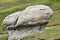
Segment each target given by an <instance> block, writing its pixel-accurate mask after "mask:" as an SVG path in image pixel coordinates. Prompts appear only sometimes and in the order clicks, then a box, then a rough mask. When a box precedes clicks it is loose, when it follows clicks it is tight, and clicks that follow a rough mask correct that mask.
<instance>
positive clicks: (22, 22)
mask: <svg viewBox="0 0 60 40" xmlns="http://www.w3.org/2000/svg"><path fill="white" fill-rule="evenodd" d="M52 15H53V11H52V9H51V8H50V7H48V6H46V5H34V6H29V7H27V8H26V9H24V10H23V11H19V12H16V13H13V14H11V15H8V16H7V17H5V19H4V20H3V23H4V24H5V25H6V26H7V29H8V34H9V38H8V40H13V39H14V38H17V39H18V40H20V39H21V38H23V37H25V36H28V35H32V34H35V33H40V32H42V31H43V30H44V29H45V27H46V25H47V23H48V22H49V19H50V18H51V16H52Z"/></svg>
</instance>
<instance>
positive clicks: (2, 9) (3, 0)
mask: <svg viewBox="0 0 60 40" xmlns="http://www.w3.org/2000/svg"><path fill="white" fill-rule="evenodd" d="M36 4H45V5H48V6H49V7H51V8H52V9H53V10H54V15H53V17H52V18H51V19H50V21H49V24H48V25H53V24H55V25H57V24H60V0H0V30H3V29H4V28H5V26H4V25H3V24H2V20H3V19H4V17H5V16H7V15H9V14H11V13H13V12H16V11H20V10H23V9H25V8H26V7H27V6H29V5H36ZM59 28H60V26H56V27H53V29H47V30H46V31H45V32H44V33H42V34H36V35H34V36H35V37H37V38H38V37H40V38H41V37H43V38H48V39H49V38H50V39H52V38H56V37H60V32H59V31H60V29H59ZM57 34H58V35H57ZM46 35H47V36H46ZM4 38H5V37H4ZM30 39H31V38H30V37H28V38H27V39H26V38H25V40H30ZM34 39H35V38H34ZM0 40H4V39H1V37H0ZM36 40H37V39H36Z"/></svg>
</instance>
